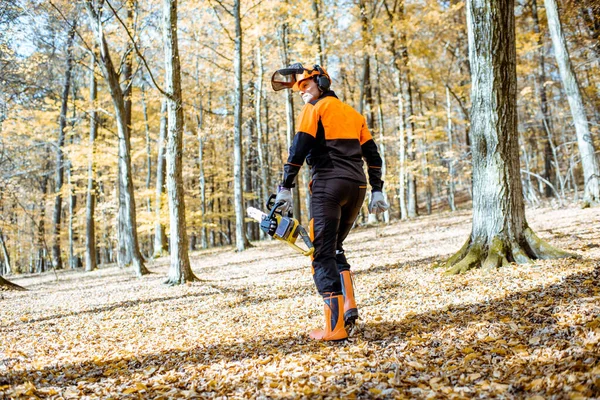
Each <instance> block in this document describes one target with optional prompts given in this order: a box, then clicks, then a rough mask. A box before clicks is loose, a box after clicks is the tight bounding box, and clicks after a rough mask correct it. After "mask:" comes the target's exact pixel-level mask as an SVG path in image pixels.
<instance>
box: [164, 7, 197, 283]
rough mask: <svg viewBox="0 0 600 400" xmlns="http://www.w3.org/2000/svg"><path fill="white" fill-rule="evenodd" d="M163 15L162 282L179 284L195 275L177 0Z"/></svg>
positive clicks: (194, 277)
mask: <svg viewBox="0 0 600 400" xmlns="http://www.w3.org/2000/svg"><path fill="white" fill-rule="evenodd" d="M163 18H164V20H163V23H164V24H163V37H164V41H165V91H166V92H167V93H168V95H169V96H168V98H167V109H168V113H169V117H168V120H169V124H168V125H169V129H168V135H167V136H168V141H167V154H166V158H167V191H168V196H169V222H170V229H169V231H170V237H169V249H170V250H171V266H170V268H169V276H168V279H167V281H166V282H165V283H167V284H169V285H179V284H182V283H186V282H193V281H196V280H198V278H196V276H195V275H194V273H193V272H192V268H191V267H190V259H189V256H188V237H187V232H186V223H185V198H184V192H183V177H182V162H183V161H182V159H183V104H182V103H183V102H182V98H181V66H180V63H179V49H178V42H177V0H164V2H163Z"/></svg>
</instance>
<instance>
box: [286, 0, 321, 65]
mask: <svg viewBox="0 0 600 400" xmlns="http://www.w3.org/2000/svg"><path fill="white" fill-rule="evenodd" d="M312 8H313V11H314V12H315V19H314V32H313V35H312V37H313V44H314V45H316V46H317V56H316V57H315V59H316V62H317V64H319V65H320V66H321V67H323V66H325V54H324V52H323V49H324V48H325V44H324V43H323V41H324V37H323V35H322V34H321V24H322V21H321V16H320V14H321V0H312ZM286 65H287V64H286Z"/></svg>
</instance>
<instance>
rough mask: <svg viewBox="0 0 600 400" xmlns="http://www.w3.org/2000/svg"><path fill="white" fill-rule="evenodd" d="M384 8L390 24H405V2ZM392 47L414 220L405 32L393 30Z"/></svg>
mask: <svg viewBox="0 0 600 400" xmlns="http://www.w3.org/2000/svg"><path fill="white" fill-rule="evenodd" d="M384 6H385V8H386V10H387V13H388V18H389V20H390V23H392V25H393V26H395V25H397V24H398V23H400V25H402V24H404V23H405V19H406V18H405V14H404V0H401V1H399V2H396V3H395V4H394V8H393V9H392V10H389V8H388V5H387V2H385V3H384ZM397 42H399V44H398V45H397V44H396V43H397ZM390 47H391V50H392V54H393V56H394V67H395V68H396V70H397V71H398V74H399V76H398V79H399V86H400V91H401V93H402V96H403V107H402V108H403V109H404V111H405V113H404V115H402V118H403V120H404V121H405V122H403V124H404V127H405V129H406V146H405V147H406V157H407V158H408V160H409V161H410V163H411V165H410V166H408V167H407V166H406V158H405V161H404V166H405V174H404V175H405V177H406V197H407V201H406V210H407V216H408V217H409V218H413V217H416V216H417V215H418V212H417V182H416V178H415V175H414V172H413V170H414V168H415V166H414V163H415V160H416V152H415V138H414V126H415V124H414V117H413V99H412V83H411V74H410V66H409V56H408V40H407V38H406V33H405V32H404V31H403V30H399V29H398V28H396V27H394V28H393V37H392V41H391V45H390ZM401 151H402V150H401Z"/></svg>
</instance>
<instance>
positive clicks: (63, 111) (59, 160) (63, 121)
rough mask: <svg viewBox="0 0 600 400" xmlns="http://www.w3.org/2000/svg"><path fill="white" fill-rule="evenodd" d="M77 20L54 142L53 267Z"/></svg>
mask: <svg viewBox="0 0 600 400" xmlns="http://www.w3.org/2000/svg"><path fill="white" fill-rule="evenodd" d="M76 26H77V21H76V20H73V22H72V23H71V29H70V30H69V34H68V38H67V47H66V50H67V60H66V68H65V82H64V85H63V92H62V97H61V98H62V102H61V107H60V119H59V128H58V141H57V143H56V147H57V150H56V183H55V185H54V186H55V190H56V197H55V198H54V213H53V215H52V265H53V267H54V268H55V269H62V268H63V262H62V256H61V249H60V225H61V216H62V194H61V190H62V187H63V183H64V154H63V147H64V145H65V129H66V127H67V107H68V104H69V91H70V88H71V72H72V70H73V41H74V39H75V29H76Z"/></svg>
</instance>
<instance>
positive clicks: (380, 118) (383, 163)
mask: <svg viewBox="0 0 600 400" xmlns="http://www.w3.org/2000/svg"><path fill="white" fill-rule="evenodd" d="M375 71H376V73H377V76H380V73H381V71H380V69H379V60H378V59H377V55H375ZM375 95H376V97H377V126H378V128H379V145H378V147H379V155H380V156H381V178H382V179H383V180H384V181H385V176H386V173H387V162H386V147H385V135H384V132H385V130H384V122H383V102H382V100H381V84H380V82H379V80H377V85H376V86H375ZM382 194H383V198H384V199H385V201H386V202H387V203H388V204H390V202H389V200H388V195H387V190H386V188H385V186H384V187H383V190H382ZM383 222H385V223H386V224H387V223H389V222H390V210H389V209H388V210H385V211H384V212H383Z"/></svg>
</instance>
